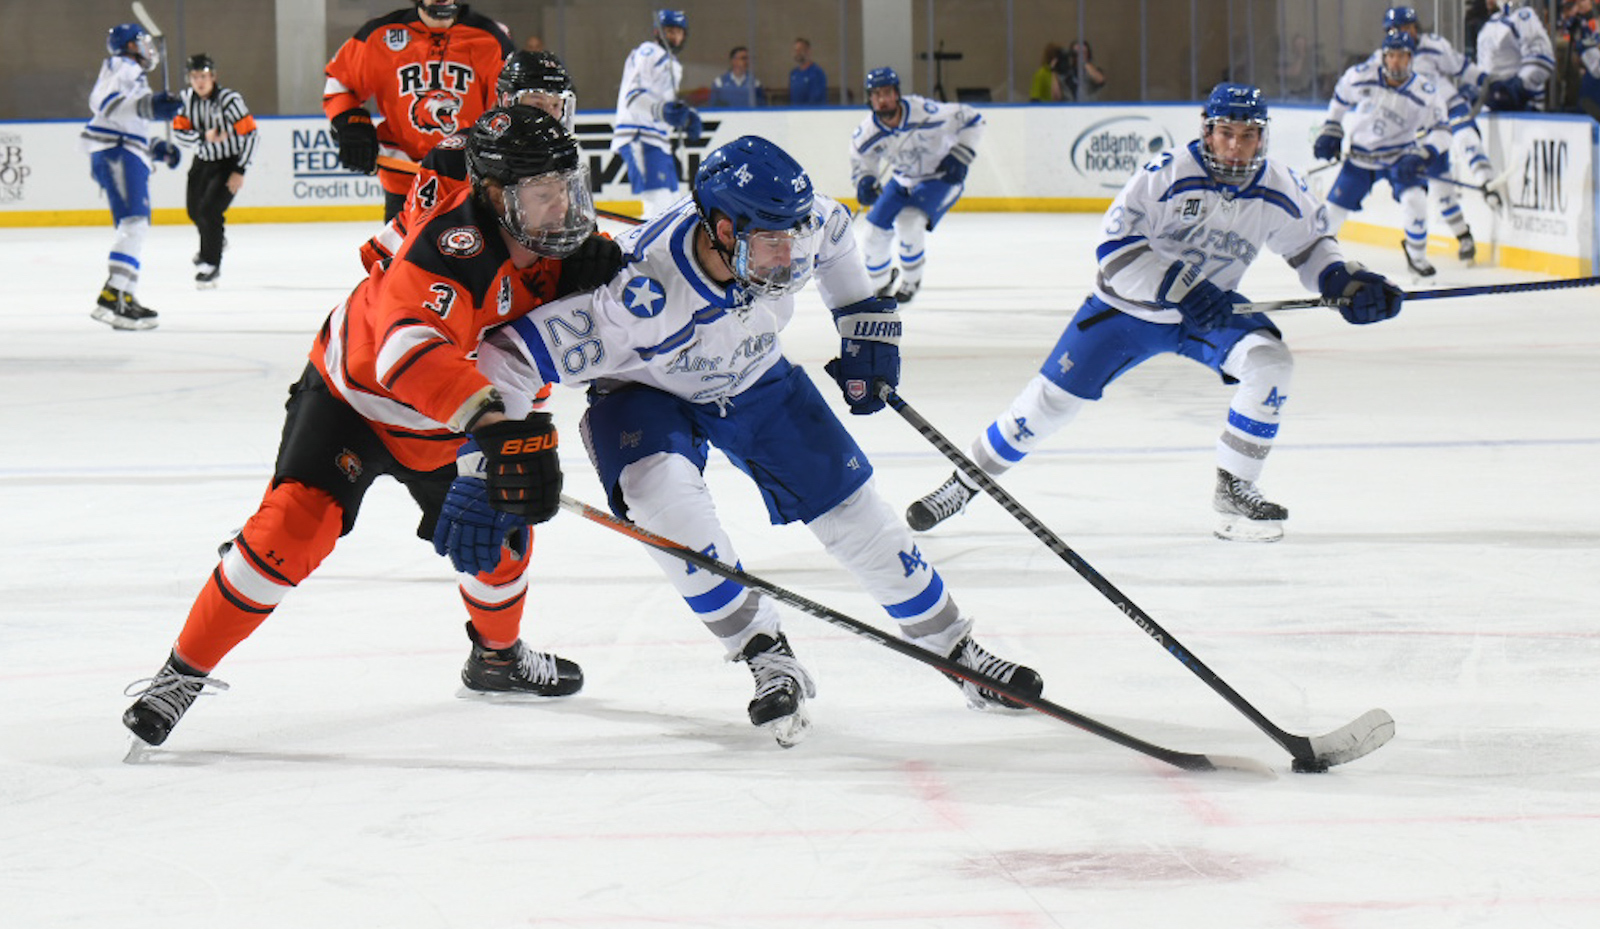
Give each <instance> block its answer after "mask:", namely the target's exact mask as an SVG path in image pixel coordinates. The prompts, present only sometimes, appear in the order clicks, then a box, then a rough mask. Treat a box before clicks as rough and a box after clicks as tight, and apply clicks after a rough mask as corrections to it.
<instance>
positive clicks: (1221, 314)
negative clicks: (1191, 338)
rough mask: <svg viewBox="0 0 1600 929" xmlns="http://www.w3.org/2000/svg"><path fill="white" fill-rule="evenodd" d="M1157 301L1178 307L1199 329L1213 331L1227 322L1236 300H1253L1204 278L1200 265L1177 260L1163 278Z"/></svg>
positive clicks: (1184, 317) (1191, 324)
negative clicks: (1201, 274) (1195, 265)
mask: <svg viewBox="0 0 1600 929" xmlns="http://www.w3.org/2000/svg"><path fill="white" fill-rule="evenodd" d="M1156 302H1157V303H1160V304H1161V305H1162V306H1164V307H1168V308H1171V309H1176V310H1177V311H1178V312H1179V313H1180V314H1182V315H1183V321H1184V322H1185V323H1187V324H1188V325H1189V327H1190V328H1191V329H1194V330H1195V331H1196V332H1210V331H1211V330H1213V329H1215V328H1217V327H1218V326H1220V325H1222V324H1223V323H1225V322H1227V320H1228V317H1229V316H1230V315H1232V314H1233V305H1234V304H1235V303H1247V302H1249V301H1247V300H1245V298H1244V297H1241V296H1240V295H1238V294H1236V293H1234V292H1233V291H1231V290H1223V289H1222V288H1220V287H1218V286H1217V285H1215V284H1213V283H1211V282H1210V281H1208V280H1206V279H1205V278H1203V277H1201V276H1200V269H1199V268H1198V267H1194V266H1190V265H1188V264H1185V263H1184V262H1181V261H1175V262H1173V263H1172V267H1170V268H1168V269H1167V273H1166V276H1164V277H1163V278H1162V279H1161V286H1160V287H1159V288H1157V290H1156Z"/></svg>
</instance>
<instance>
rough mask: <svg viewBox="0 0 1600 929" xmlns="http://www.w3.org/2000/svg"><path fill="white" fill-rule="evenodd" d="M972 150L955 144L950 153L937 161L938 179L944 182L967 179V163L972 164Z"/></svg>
mask: <svg viewBox="0 0 1600 929" xmlns="http://www.w3.org/2000/svg"><path fill="white" fill-rule="evenodd" d="M973 154H974V153H973V151H972V149H970V148H967V147H966V146H965V145H957V146H956V147H955V148H952V149H951V150H950V154H948V155H946V156H944V158H943V159H941V160H940V161H939V179H940V180H941V181H944V182H945V183H946V184H960V183H963V182H965V181H966V179H967V165H969V164H972V156H973Z"/></svg>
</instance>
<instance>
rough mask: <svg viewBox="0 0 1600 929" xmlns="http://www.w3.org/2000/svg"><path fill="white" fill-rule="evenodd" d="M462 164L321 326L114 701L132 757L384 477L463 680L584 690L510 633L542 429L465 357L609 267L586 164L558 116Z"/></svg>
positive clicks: (544, 486)
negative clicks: (168, 642)
mask: <svg viewBox="0 0 1600 929" xmlns="http://www.w3.org/2000/svg"><path fill="white" fill-rule="evenodd" d="M466 151H467V163H468V169H469V172H470V176H471V180H472V186H471V189H470V190H463V191H461V192H459V193H458V194H457V195H456V196H455V197H454V198H453V199H451V200H449V201H447V202H445V203H443V204H441V205H440V207H439V210H438V211H437V212H436V213H435V214H434V215H433V216H432V217H430V219H429V220H428V221H427V222H426V223H424V224H422V225H420V226H419V227H418V228H416V229H415V230H413V232H412V234H411V235H410V236H408V237H407V239H406V241H405V242H404V244H403V245H402V246H401V248H400V250H399V252H398V253H397V254H396V256H395V258H394V259H393V260H392V261H390V262H388V263H386V264H383V265H379V266H378V267H375V268H374V269H373V271H372V273H371V274H370V275H369V276H368V277H367V279H366V280H364V281H362V282H361V284H359V285H358V286H357V287H356V289H355V290H354V291H353V292H352V293H351V294H350V297H349V298H348V299H347V300H345V302H344V303H342V304H341V305H339V306H337V307H335V308H334V309H333V312H332V313H331V314H330V315H329V316H328V319H327V321H326V322H325V323H324V324H323V326H322V330H321V332H319V333H318V335H317V338H316V341H315V344H314V346H313V348H312V350H311V364H310V365H308V366H307V368H306V371H305V373H304V375H303V376H302V377H301V378H300V381H299V383H297V384H295V385H294V386H293V387H291V388H290V390H289V402H288V404H287V407H286V409H287V414H286V417H285V422H284V429H283V438H282V441H281V443H280V445H279V447H278V460H277V464H276V466H275V468H274V473H273V477H272V481H271V483H270V485H269V487H268V489H267V492H266V495H265V497H264V498H263V499H262V501H261V505H260V508H259V509H257V511H256V513H255V515H254V516H252V517H250V519H249V520H248V521H247V522H246V523H245V525H244V528H243V529H241V530H240V531H239V533H238V535H237V536H236V537H235V538H234V540H233V542H232V543H231V544H230V545H229V546H226V550H225V552H224V554H223V557H222V561H221V562H220V563H219V564H218V565H217V567H216V569H215V570H213V571H212V573H211V576H210V578H209V579H208V580H207V581H206V583H205V586H204V587H203V588H202V589H201V591H200V594H199V596H198V597H197V598H196V600H195V603H194V606H193V607H192V608H191V609H190V611H189V616H188V619H187V620H186V621H185V623H184V625H183V629H182V631H181V632H180V633H179V635H178V639H177V642H176V644H175V645H174V646H173V649H172V653H171V655H170V656H169V657H168V658H167V660H166V662H165V663H164V664H163V665H162V666H161V668H160V670H159V671H157V672H156V675H155V677H153V678H151V679H150V680H148V681H145V682H140V683H139V684H137V685H135V687H133V688H130V691H137V695H138V699H137V700H136V701H135V702H134V704H133V705H132V706H130V707H129V708H128V710H127V712H125V713H124V714H123V723H124V725H126V726H127V727H128V729H129V730H131V731H132V732H133V733H134V735H135V736H137V737H138V738H139V739H140V740H142V741H143V742H145V743H146V744H149V745H160V744H161V743H162V742H164V741H165V740H166V738H167V736H168V735H169V734H170V733H171V731H172V728H173V727H174V726H175V725H176V724H177V722H178V720H179V718H181V717H182V716H183V714H184V713H185V712H186V711H187V710H188V709H189V707H190V705H191V704H193V702H194V700H195V698H196V697H197V696H198V695H199V694H200V693H201V692H202V691H203V690H205V688H206V686H207V685H208V684H212V685H214V686H216V687H218V688H219V689H220V688H221V687H224V686H225V685H221V684H219V683H217V682H214V681H213V680H212V679H211V678H210V677H209V676H208V675H209V673H210V672H211V670H212V669H214V668H215V667H216V666H217V664H218V663H219V662H220V661H221V660H222V658H223V656H225V655H226V654H228V652H229V651H230V650H232V649H233V648H234V646H236V645H238V644H239V643H240V642H242V641H243V640H244V639H245V638H246V637H247V636H249V635H250V634H251V633H252V632H253V631H254V630H255V629H256V627H258V626H259V625H260V624H261V623H262V622H263V621H264V620H265V619H266V618H267V617H268V616H269V615H271V613H272V611H273V610H274V609H275V608H276V607H277V605H278V604H279V603H280V602H281V601H282V600H283V598H284V597H285V596H287V595H288V593H289V591H291V590H293V589H294V587H295V586H296V585H298V584H299V583H300V582H301V581H303V580H304V579H305V578H306V577H307V576H309V575H310V574H311V572H312V571H314V570H315V569H316V567H317V565H318V564H320V563H321V562H322V560H323V559H324V558H325V557H326V556H327V555H328V554H329V553H330V552H331V551H332V550H333V547H334V544H335V543H336V542H337V541H338V539H339V538H340V537H341V536H342V535H344V534H345V533H348V532H349V531H350V530H351V528H352V527H353V526H354V524H355V520H356V515H357V512H358V510H359V508H360V505H361V500H362V498H363V496H364V495H365V493H366V491H367V488H368V487H370V486H371V484H372V482H373V481H374V480H375V479H376V478H377V477H378V476H379V475H381V474H387V475H389V476H391V477H393V478H395V479H396V480H397V481H399V482H400V483H401V484H403V485H404V486H405V488H406V490H407V491H409V492H410V494H411V496H412V498H413V499H415V500H416V501H417V503H418V505H419V506H420V507H421V509H422V520H421V523H420V525H419V526H418V530H417V534H418V535H419V536H420V537H422V538H424V539H432V540H433V543H434V548H435V550H437V551H438V552H439V553H440V554H444V555H448V556H449V557H450V559H451V562H452V564H453V565H454V566H455V568H456V570H457V572H458V574H457V580H458V582H459V585H460V589H461V598H462V600H463V602H464V603H465V605H466V609H467V613H468V616H469V617H470V621H469V622H468V624H467V634H468V637H469V638H470V639H471V640H472V650H471V652H470V654H469V657H468V659H467V663H466V665H465V667H464V668H463V669H462V672H461V677H462V681H463V683H464V684H465V685H466V686H467V687H468V688H469V689H471V690H474V691H482V692H497V691H510V692H521V693H531V694H536V695H540V696H565V695H567V694H571V693H575V692H576V691H577V690H578V689H579V688H580V687H581V686H582V684H583V672H582V671H581V670H580V669H579V667H578V665H576V664H575V663H573V662H571V661H568V660H566V659H564V658H559V657H557V656H555V655H552V654H546V653H542V652H535V651H532V650H530V649H528V648H527V647H526V646H524V645H523V643H522V640H521V638H520V628H521V620H522V610H523V603H524V600H525V594H526V591H527V580H526V578H525V577H524V570H525V568H526V566H527V561H528V552H529V548H530V547H531V543H532V530H531V528H530V524H532V523H538V522H542V521H544V520H546V519H549V518H550V517H551V516H553V515H554V514H555V512H556V509H557V505H558V497H559V495H560V492H561V470H560V463H559V459H558V457H557V453H556V447H557V437H556V431H555V429H554V427H553V425H552V423H551V421H550V416H549V415H548V414H546V413H543V412H539V411H537V410H533V409H532V408H531V407H532V405H533V402H532V401H533V398H532V397H531V395H528V394H526V393H519V392H516V391H508V392H507V393H506V394H505V395H502V393H501V391H500V390H499V389H498V388H496V387H495V385H494V384H492V383H491V382H490V381H489V379H488V378H487V377H486V376H485V375H484V374H483V373H481V372H480V371H479V370H478V368H477V365H476V363H475V361H474V358H475V355H476V352H477V349H478V345H479V342H480V341H481V339H482V338H483V336H484V334H485V333H486V332H487V331H488V330H489V329H491V328H493V327H495V326H497V325H499V324H502V323H506V322H510V321H511V320H514V319H517V318H519V317H521V316H522V315H524V314H526V313H527V312H529V311H530V310H532V309H533V308H534V307H536V306H538V305H540V304H541V303H544V302H546V301H549V300H552V299H555V298H557V297H559V296H562V295H564V294H568V293H573V292H575V291H579V290H590V289H593V288H594V287H596V286H599V285H600V284H601V283H604V282H605V281H607V280H609V279H610V277H611V276H612V275H613V274H614V273H615V272H616V270H617V269H618V268H619V267H620V266H621V262H622V256H621V252H620V251H619V249H618V248H617V246H616V245H615V243H613V242H611V240H610V239H608V238H606V237H604V236H601V235H598V234H596V233H595V231H594V230H595V213H594V204H593V201H592V199H591V198H590V194H589V175H588V171H587V169H586V167H585V164H584V161H583V160H582V159H581V158H580V156H579V152H578V145H577V141H576V140H575V139H574V138H573V137H572V135H571V133H569V132H568V131H567V130H566V128H565V127H564V126H563V125H562V124H561V122H560V121H559V120H556V119H553V118H551V117H550V116H549V115H547V114H546V113H544V112H542V111H540V110H536V109H534V108H532V107H526V106H517V107H510V108H505V109H499V108H497V109H494V110H490V111H489V112H488V113H486V114H485V115H484V116H483V118H482V119H480V120H479V121H478V123H477V124H476V125H475V126H474V127H473V130H472V132H471V133H470V135H469V136H468V140H467V150H466ZM464 438H465V440H466V441H463V439H464ZM458 455H459V458H458ZM130 695H133V694H132V693H130Z"/></svg>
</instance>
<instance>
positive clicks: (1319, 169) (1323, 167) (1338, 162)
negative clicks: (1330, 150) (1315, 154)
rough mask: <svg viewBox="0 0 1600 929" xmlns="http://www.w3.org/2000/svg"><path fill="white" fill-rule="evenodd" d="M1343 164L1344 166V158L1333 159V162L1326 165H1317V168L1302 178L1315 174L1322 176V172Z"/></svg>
mask: <svg viewBox="0 0 1600 929" xmlns="http://www.w3.org/2000/svg"><path fill="white" fill-rule="evenodd" d="M1342 164H1344V159H1343V158H1335V159H1333V160H1332V161H1330V162H1328V163H1327V164H1325V165H1317V166H1316V167H1315V168H1312V169H1311V170H1310V171H1307V172H1306V173H1304V174H1302V175H1300V176H1301V177H1310V176H1311V175H1313V174H1321V173H1322V172H1324V171H1326V170H1328V169H1329V168H1337V167H1339V166H1340V165H1342Z"/></svg>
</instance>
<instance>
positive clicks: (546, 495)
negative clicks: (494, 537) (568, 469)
mask: <svg viewBox="0 0 1600 929" xmlns="http://www.w3.org/2000/svg"><path fill="white" fill-rule="evenodd" d="M472 438H473V439H474V440H475V441H476V442H477V443H478V446H479V448H481V449H482V450H483V458H484V481H485V483H486V484H487V485H488V492H489V505H490V506H492V507H494V508H495V509H497V510H499V511H501V512H503V513H510V514H512V515H514V516H520V517H522V518H523V519H526V520H527V521H528V522H530V523H542V522H544V521H545V520H547V519H549V518H550V517H552V516H554V515H556V511H557V510H559V509H560V508H561V456H560V455H558V454H557V453H556V445H557V437H556V427H555V425H554V424H553V423H552V422H551V421H550V414H549V413H530V414H528V418H527V419H521V420H517V419H508V420H502V421H501V422H497V423H491V424H490V425H487V426H479V427H478V428H477V429H474V430H473V431H472Z"/></svg>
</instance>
